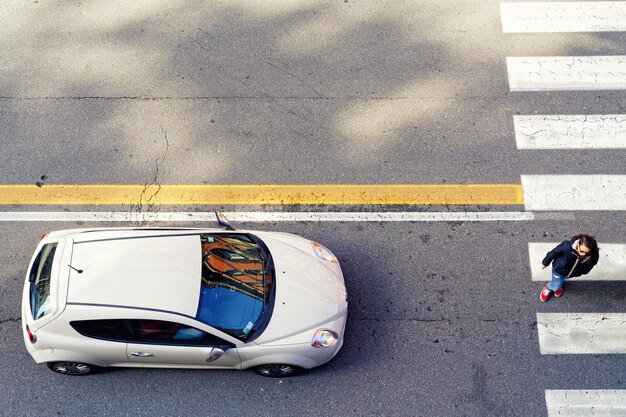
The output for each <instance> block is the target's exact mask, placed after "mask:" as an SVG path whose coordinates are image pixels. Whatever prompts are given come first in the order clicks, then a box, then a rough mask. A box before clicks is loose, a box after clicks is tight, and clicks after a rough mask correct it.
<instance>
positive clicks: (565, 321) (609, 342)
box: [537, 313, 626, 355]
mask: <svg viewBox="0 0 626 417" xmlns="http://www.w3.org/2000/svg"><path fill="white" fill-rule="evenodd" d="M537 330H538V332H539V350H540V351H541V354H542V355H558V354H574V355H577V354H616V353H620V354H625V353H626V313H537Z"/></svg>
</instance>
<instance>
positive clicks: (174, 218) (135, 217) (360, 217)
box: [0, 211, 533, 224]
mask: <svg viewBox="0 0 626 417" xmlns="http://www.w3.org/2000/svg"><path fill="white" fill-rule="evenodd" d="M224 215H225V216H226V217H227V218H228V219H229V220H230V221H231V222H449V221H460V222H483V221H529V220H533V213H529V212H373V213H372V212H298V213H295V212H225V213H224ZM11 221H17V222H26V221H30V222H57V221H58V222H79V221H80V222H90V221H94V222H206V223H210V224H214V223H215V215H214V214H213V213H212V212H170V213H166V212H152V213H149V212H147V213H132V212H60V211H59V212H10V211H6V212H0V222H11Z"/></svg>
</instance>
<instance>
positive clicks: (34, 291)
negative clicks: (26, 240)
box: [28, 243, 57, 320]
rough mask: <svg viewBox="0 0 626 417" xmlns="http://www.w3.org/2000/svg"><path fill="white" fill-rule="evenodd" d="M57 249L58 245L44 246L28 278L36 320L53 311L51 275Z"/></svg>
mask: <svg viewBox="0 0 626 417" xmlns="http://www.w3.org/2000/svg"><path fill="white" fill-rule="evenodd" d="M56 248H57V244H56V243H48V244H46V245H44V246H43V247H42V248H41V251H39V253H38V254H37V258H35V262H33V266H32V268H31V269H30V274H29V276H28V281H29V282H30V311H31V313H32V314H33V318H34V319H35V320H37V319H39V318H41V317H43V316H45V315H47V314H48V313H50V312H51V311H52V306H51V305H50V275H51V271H52V261H53V259H54V253H55V252H56Z"/></svg>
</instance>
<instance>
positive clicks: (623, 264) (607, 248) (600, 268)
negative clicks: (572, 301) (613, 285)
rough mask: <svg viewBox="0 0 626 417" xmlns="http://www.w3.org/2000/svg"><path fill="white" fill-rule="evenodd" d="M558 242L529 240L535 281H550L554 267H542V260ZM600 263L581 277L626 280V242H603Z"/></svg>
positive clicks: (587, 279)
mask: <svg viewBox="0 0 626 417" xmlns="http://www.w3.org/2000/svg"><path fill="white" fill-rule="evenodd" d="M556 245H558V243H557V242H554V243H545V242H529V243H528V257H529V259H530V271H531V275H532V280H533V281H549V280H550V278H551V271H552V267H551V266H548V267H547V268H546V269H541V261H542V260H543V258H544V257H545V256H546V253H548V252H549V251H551V250H552V248H554V247H555V246H556ZM599 246H600V259H599V260H598V264H597V265H596V266H595V267H594V268H593V269H592V270H591V272H590V273H589V274H587V275H583V276H582V277H579V278H572V279H574V280H576V279H582V280H584V281H590V280H591V281H625V280H626V244H623V243H601V244H600V245H599Z"/></svg>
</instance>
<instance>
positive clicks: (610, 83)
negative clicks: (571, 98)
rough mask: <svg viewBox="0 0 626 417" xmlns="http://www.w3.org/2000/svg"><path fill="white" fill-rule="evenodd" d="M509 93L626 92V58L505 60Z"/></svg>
mask: <svg viewBox="0 0 626 417" xmlns="http://www.w3.org/2000/svg"><path fill="white" fill-rule="evenodd" d="M506 64H507V71H508V74H509V88H510V90H511V91H579V90H624V89H626V56H623V55H619V56H552V57H508V58H507V59H506Z"/></svg>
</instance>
